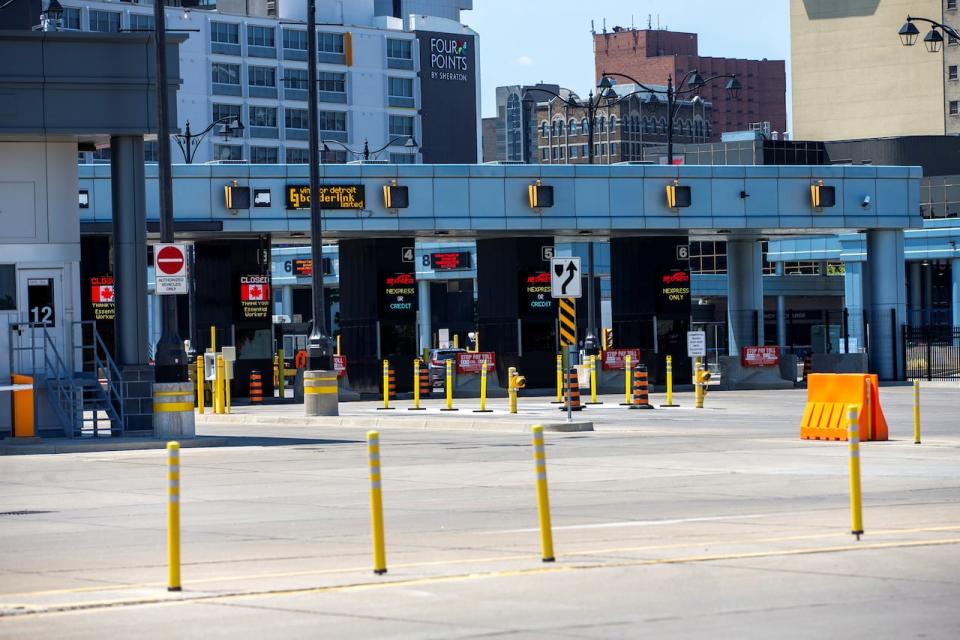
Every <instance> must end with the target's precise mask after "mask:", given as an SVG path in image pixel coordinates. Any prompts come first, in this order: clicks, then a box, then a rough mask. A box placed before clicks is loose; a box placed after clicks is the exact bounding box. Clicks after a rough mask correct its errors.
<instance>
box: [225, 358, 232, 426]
mask: <svg viewBox="0 0 960 640" xmlns="http://www.w3.org/2000/svg"><path fill="white" fill-rule="evenodd" d="M231 380H233V363H232V362H224V363H223V409H224V411H223V412H224V413H226V414H227V415H230V403H231V400H230V393H231V392H230V389H231V386H230V381H231Z"/></svg>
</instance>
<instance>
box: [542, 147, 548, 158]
mask: <svg viewBox="0 0 960 640" xmlns="http://www.w3.org/2000/svg"><path fill="white" fill-rule="evenodd" d="M540 159H541V160H549V159H550V149H548V148H546V147H542V148H541V149H540Z"/></svg>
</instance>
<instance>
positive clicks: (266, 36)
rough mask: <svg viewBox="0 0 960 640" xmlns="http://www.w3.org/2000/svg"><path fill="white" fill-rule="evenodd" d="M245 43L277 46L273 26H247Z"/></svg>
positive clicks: (257, 45) (253, 45)
mask: <svg viewBox="0 0 960 640" xmlns="http://www.w3.org/2000/svg"><path fill="white" fill-rule="evenodd" d="M247 44H248V45H250V46H251V47H270V48H273V47H275V46H277V41H276V34H275V33H274V31H273V27H258V26H255V25H252V24H251V25H248V26H247Z"/></svg>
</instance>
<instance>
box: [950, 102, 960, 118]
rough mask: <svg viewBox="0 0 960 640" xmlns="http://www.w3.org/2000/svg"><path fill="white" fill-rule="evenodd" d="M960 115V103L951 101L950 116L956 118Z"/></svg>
mask: <svg viewBox="0 0 960 640" xmlns="http://www.w3.org/2000/svg"><path fill="white" fill-rule="evenodd" d="M958 114H960V102H958V101H956V100H951V101H950V115H952V116H955V115H958Z"/></svg>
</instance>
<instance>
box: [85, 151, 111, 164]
mask: <svg viewBox="0 0 960 640" xmlns="http://www.w3.org/2000/svg"><path fill="white" fill-rule="evenodd" d="M90 157H91V160H92V161H93V163H94V164H110V158H111V157H112V156H111V153H110V147H103V148H102V149H97V150H96V151H94V152H93V154H92V155H91V156H90Z"/></svg>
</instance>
